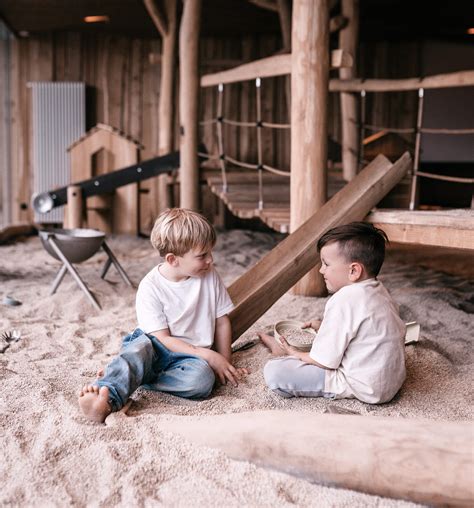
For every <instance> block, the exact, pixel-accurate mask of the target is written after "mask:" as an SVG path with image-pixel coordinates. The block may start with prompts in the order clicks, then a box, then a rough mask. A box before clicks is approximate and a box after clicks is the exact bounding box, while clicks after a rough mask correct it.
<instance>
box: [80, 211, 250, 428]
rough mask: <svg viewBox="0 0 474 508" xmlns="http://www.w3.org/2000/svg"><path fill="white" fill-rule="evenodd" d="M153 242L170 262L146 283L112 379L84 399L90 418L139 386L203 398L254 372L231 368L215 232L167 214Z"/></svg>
mask: <svg viewBox="0 0 474 508" xmlns="http://www.w3.org/2000/svg"><path fill="white" fill-rule="evenodd" d="M151 243H152V245H153V247H154V248H155V249H156V250H158V252H159V253H160V256H161V257H162V258H163V262H162V263H160V264H159V265H158V266H156V267H154V268H153V269H152V270H151V271H150V272H149V273H148V274H147V275H146V276H145V277H144V278H143V280H142V281H141V282H140V285H139V288H138V291H137V296H136V312H137V318H138V326H139V327H138V328H137V329H136V330H135V331H134V332H133V333H132V334H130V335H127V336H126V337H125V338H124V340H123V344H122V349H121V351H120V353H119V355H118V356H117V357H115V358H114V360H112V362H111V363H110V364H109V365H108V366H107V368H106V370H105V375H104V376H103V377H100V378H99V379H98V380H96V381H95V382H94V383H93V384H91V385H87V386H85V387H84V388H83V389H82V391H81V393H80V396H79V405H80V407H81V409H82V411H83V413H84V414H85V415H86V416H87V417H88V418H89V419H91V420H94V421H98V422H103V421H104V420H105V418H106V417H107V416H108V415H109V414H110V413H111V412H112V411H118V410H120V409H121V408H122V407H123V406H124V405H125V403H126V401H127V399H128V397H129V396H130V395H131V394H132V393H133V392H134V391H135V390H136V389H137V388H138V387H139V386H142V387H144V388H145V389H149V390H156V391H162V392H167V393H171V394H173V395H176V396H179V397H184V398H189V399H202V398H206V397H208V396H209V395H210V393H211V391H212V388H213V386H214V383H215V380H216V378H217V379H218V380H219V381H220V382H221V383H223V384H225V383H227V382H228V381H229V382H230V383H232V384H233V385H235V386H237V384H238V381H239V379H241V377H242V376H243V375H245V374H247V370H246V369H244V368H235V367H234V366H233V365H232V363H231V324H230V320H229V317H228V313H229V312H230V311H231V310H232V309H233V304H232V301H231V300H230V297H229V295H228V293H227V290H226V288H225V286H224V284H223V283H222V281H221V279H220V277H219V275H218V274H217V272H216V271H215V270H214V267H213V264H212V263H213V258H212V248H213V247H214V245H215V243H216V234H215V231H214V229H213V227H212V226H211V225H210V224H209V222H208V221H207V220H206V219H205V218H204V217H202V216H201V215H199V214H198V213H196V212H193V211H191V210H186V209H182V208H173V209H170V210H167V211H165V212H163V213H162V214H160V216H159V217H158V219H157V220H156V222H155V225H154V227H153V231H152V233H151Z"/></svg>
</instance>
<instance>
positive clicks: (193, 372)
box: [187, 358, 216, 399]
mask: <svg viewBox="0 0 474 508" xmlns="http://www.w3.org/2000/svg"><path fill="white" fill-rule="evenodd" d="M188 369H189V371H188V373H187V381H188V383H189V387H190V389H189V394H188V398H190V399H205V398H207V397H209V395H210V394H211V392H212V388H213V387H214V383H215V380H216V377H215V374H214V371H213V370H212V369H211V367H210V366H209V364H208V363H207V362H206V361H204V360H201V359H200V358H196V359H193V360H191V362H190V363H189V365H188Z"/></svg>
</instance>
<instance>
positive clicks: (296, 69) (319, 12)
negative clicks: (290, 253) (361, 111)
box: [290, 0, 329, 296]
mask: <svg viewBox="0 0 474 508" xmlns="http://www.w3.org/2000/svg"><path fill="white" fill-rule="evenodd" d="M292 18H293V26H292V48H293V50H292V67H291V95H292V100H291V143H290V145H291V162H290V166H291V179H290V193H291V198H290V208H291V214H290V218H291V220H290V231H291V232H293V231H295V230H296V229H298V228H299V227H300V226H301V225H302V224H303V223H305V222H306V221H307V220H308V219H309V218H310V217H311V216H313V215H314V214H315V213H316V212H317V211H318V210H319V209H320V208H321V207H322V206H323V205H324V203H325V202H326V200H327V172H326V166H327V139H328V137H327V132H328V118H327V116H328V107H327V105H328V102H329V101H328V81H329V55H328V48H329V9H328V4H327V1H326V0H295V1H294V3H293V15H292ZM293 292H294V293H295V294H298V295H305V296H323V295H324V294H325V292H326V287H325V285H324V281H323V278H322V276H321V274H320V273H318V271H317V270H316V269H313V270H310V271H309V273H307V274H306V275H305V276H304V277H303V278H302V279H300V280H299V281H298V282H297V283H296V285H295V287H294V288H293Z"/></svg>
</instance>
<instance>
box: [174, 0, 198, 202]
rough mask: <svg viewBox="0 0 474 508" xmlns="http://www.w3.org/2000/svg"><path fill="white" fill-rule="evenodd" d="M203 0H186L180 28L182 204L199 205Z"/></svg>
mask: <svg viewBox="0 0 474 508" xmlns="http://www.w3.org/2000/svg"><path fill="white" fill-rule="evenodd" d="M200 21H201V0H185V1H184V8H183V15H182V19H181V27H180V31H179V55H180V59H179V74H180V77H179V81H180V85H179V109H180V111H179V115H180V125H181V139H180V151H181V153H180V157H181V164H180V180H181V182H180V183H181V185H180V206H181V207H183V208H190V209H192V210H198V209H199V161H198V155H197V151H198V111H199V68H198V61H199V28H200Z"/></svg>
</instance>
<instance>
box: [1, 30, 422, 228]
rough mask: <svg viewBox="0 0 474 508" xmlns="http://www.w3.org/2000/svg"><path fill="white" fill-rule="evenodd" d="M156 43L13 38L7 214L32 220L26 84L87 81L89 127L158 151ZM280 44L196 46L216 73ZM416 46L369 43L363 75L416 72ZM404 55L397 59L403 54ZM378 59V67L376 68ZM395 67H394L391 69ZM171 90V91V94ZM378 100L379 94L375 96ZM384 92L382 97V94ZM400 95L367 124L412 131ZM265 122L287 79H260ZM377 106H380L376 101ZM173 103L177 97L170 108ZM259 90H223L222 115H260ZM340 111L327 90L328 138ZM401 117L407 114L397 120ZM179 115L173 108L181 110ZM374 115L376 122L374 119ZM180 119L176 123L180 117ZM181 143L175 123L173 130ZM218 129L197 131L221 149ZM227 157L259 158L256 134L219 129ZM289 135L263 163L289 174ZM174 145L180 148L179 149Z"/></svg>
mask: <svg viewBox="0 0 474 508" xmlns="http://www.w3.org/2000/svg"><path fill="white" fill-rule="evenodd" d="M160 46H161V42H160V40H159V39H158V38H157V39H132V38H125V37H115V36H110V35H101V36H100V35H97V34H83V33H73V32H62V33H54V34H47V35H42V36H35V37H30V38H27V39H18V40H15V41H14V43H13V55H12V59H11V87H12V94H11V95H12V109H11V113H12V132H11V139H12V187H13V196H12V203H13V205H12V206H13V209H12V218H13V221H14V222H17V221H28V220H31V218H32V212H31V210H30V204H29V203H30V198H31V193H30V189H31V186H30V178H31V176H30V175H31V173H32V172H31V171H30V165H31V159H30V151H31V146H30V134H29V129H30V104H29V91H28V89H27V87H26V84H27V83H28V82H29V81H85V82H86V84H87V87H88V88H87V94H88V104H87V122H88V125H87V127H88V128H91V127H93V126H94V125H95V124H96V123H98V122H102V123H106V124H110V125H111V126H113V127H115V128H118V129H120V130H121V131H123V132H124V133H126V134H127V135H129V136H131V137H133V138H134V139H136V140H137V141H139V142H141V143H142V145H143V146H144V149H143V150H142V152H141V159H142V160H146V159H148V158H150V157H152V156H155V155H156V154H157V149H158V129H159V125H158V118H157V108H158V98H159V80H160ZM280 48H281V42H280V40H279V38H278V37H276V36H268V35H267V36H253V35H247V36H245V37H243V38H237V37H234V38H227V39H211V38H205V39H203V40H202V44H201V70H202V73H203V74H204V73H210V72H216V71H219V70H223V69H227V68H230V67H234V66H236V65H238V64H241V63H243V62H247V61H251V60H254V59H256V58H262V57H265V56H269V55H271V54H273V53H276V52H277V51H279V50H280ZM418 54H419V52H418V51H417V47H416V45H412V46H410V47H407V46H406V45H399V46H393V45H390V46H387V45H386V46H384V45H380V44H379V45H377V46H368V47H366V48H363V55H365V57H364V58H361V59H360V61H361V68H360V75H364V76H366V77H405V76H415V75H418V74H419V72H418V71H419V69H418V67H419V62H418ZM401 55H403V57H402V56H401ZM374 62H376V64H374ZM393 62H396V65H397V67H393V65H394V64H393ZM176 88H177V86H176V87H175V89H176ZM380 95H382V94H380ZM383 95H387V94H383ZM390 95H392V96H394V97H395V96H396V95H398V97H395V98H394V101H395V102H393V103H390V107H389V108H386V106H384V107H383V108H382V102H381V101H382V100H385V99H382V98H380V99H378V98H376V99H374V100H373V102H369V116H368V119H370V121H371V122H372V123H377V122H379V121H380V122H383V123H387V124H389V123H390V122H392V121H393V122H398V123H397V124H396V125H397V126H412V125H413V122H414V115H415V114H416V112H415V101H414V99H413V98H410V94H404V95H402V94H390ZM262 98H263V102H262V110H263V119H264V120H266V121H272V122H281V123H288V122H289V117H288V112H287V104H286V98H285V77H284V76H281V77H277V78H270V79H265V80H263V82H262ZM377 101H379V102H377ZM177 102H178V98H177V97H175V104H176V112H177ZM255 108H256V101H255V84H254V83H253V82H245V83H241V84H233V85H229V86H227V87H226V89H225V98H224V115H225V116H226V117H228V118H233V119H239V120H244V121H249V120H250V121H252V120H254V119H255V118H256V112H255ZM216 111H217V93H216V90H215V89H213V88H210V89H209V88H206V89H204V90H203V91H202V96H201V118H213V117H215V116H216ZM338 111H339V106H338V99H337V95H336V94H330V105H329V114H330V121H329V133H330V135H331V136H332V137H333V138H335V139H338V138H339V130H340V126H339V116H338ZM400 112H403V113H402V114H401V113H400ZM177 113H178V112H177ZM377 117H379V118H377ZM176 118H179V116H178V114H176ZM175 133H176V135H175V139H176V140H178V139H179V124H178V121H176V124H175ZM214 133H215V126H206V127H203V128H202V129H201V134H202V138H203V140H204V142H205V143H206V146H207V147H208V150H209V151H211V152H214V153H217V146H216V141H215V134H214ZM225 133H226V140H225V151H226V153H228V154H229V155H231V156H232V157H234V158H237V159H240V160H244V161H248V162H256V161H257V152H256V129H255V128H236V127H233V126H225ZM289 140H290V135H289V131H286V130H272V131H269V130H267V129H264V136H263V144H264V162H265V163H266V164H269V165H272V166H275V167H279V168H283V169H289V160H290V142H289ZM175 147H177V143H175ZM149 187H150V182H149V181H145V182H142V183H141V184H140V188H141V191H142V193H141V224H142V225H143V228H144V229H145V230H146V229H148V228H149V226H150V224H151V222H152V220H153V217H152V216H151V212H150V207H149V205H148V198H149V194H147V191H148V189H149Z"/></svg>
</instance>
